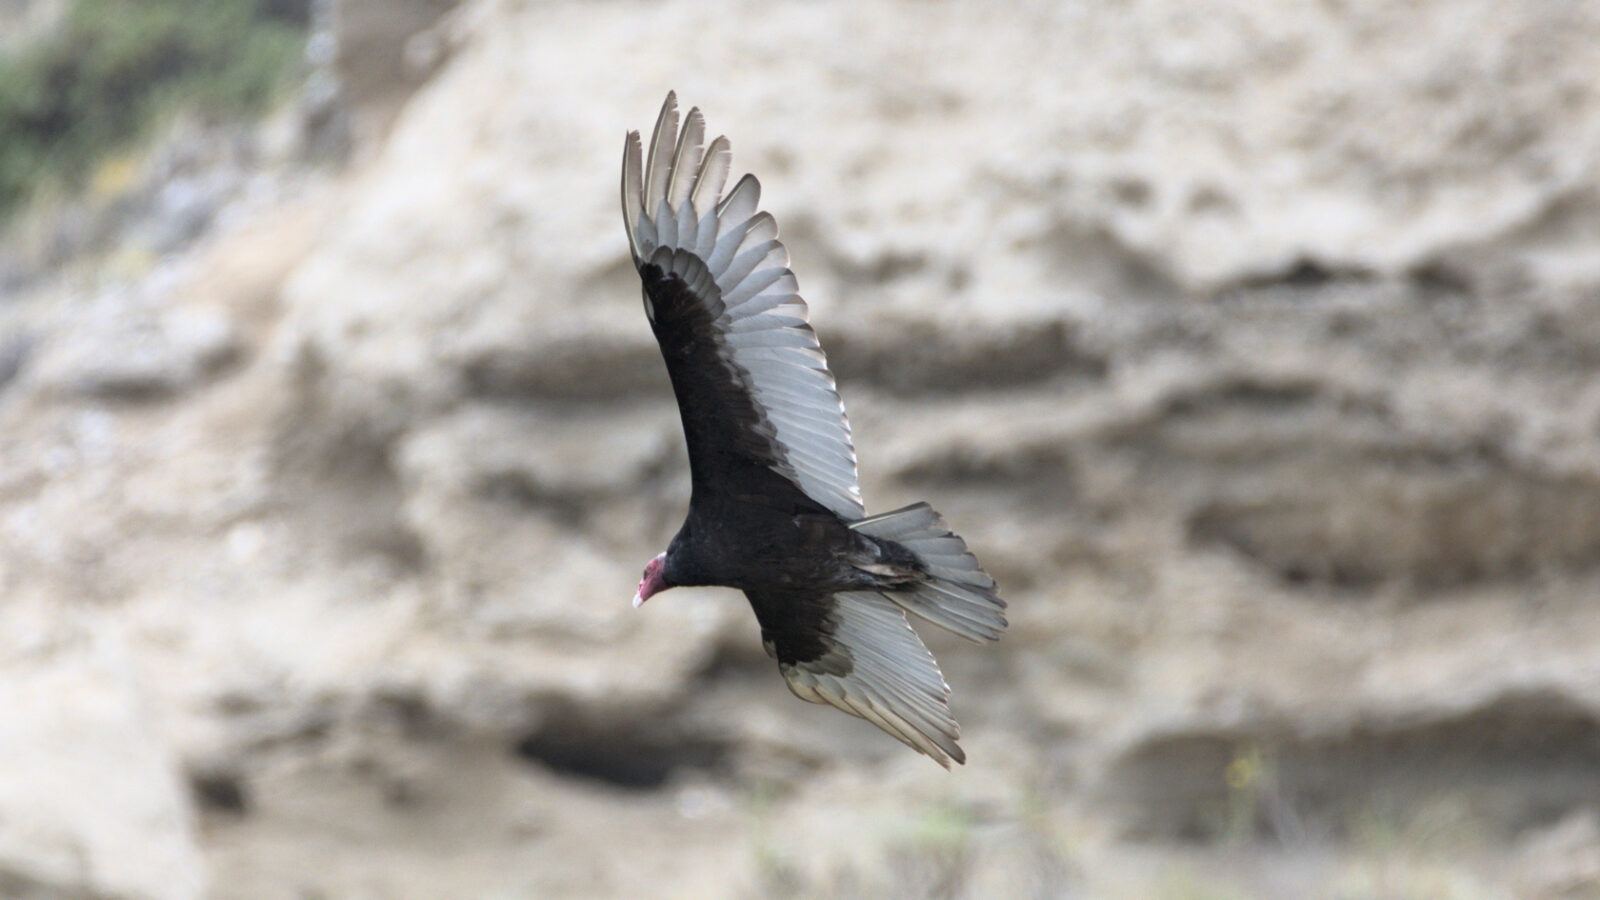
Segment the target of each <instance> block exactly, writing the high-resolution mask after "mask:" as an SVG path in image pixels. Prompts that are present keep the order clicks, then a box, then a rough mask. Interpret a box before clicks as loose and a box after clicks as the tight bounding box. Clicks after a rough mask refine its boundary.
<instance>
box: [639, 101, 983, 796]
mask: <svg viewBox="0 0 1600 900" xmlns="http://www.w3.org/2000/svg"><path fill="white" fill-rule="evenodd" d="M704 139H705V120H704V119H703V118H702V117H701V115H700V110H698V109H691V110H690V111H689V115H688V116H687V118H686V120H685V121H684V123H683V128H682V130H681V131H680V130H679V128H678V104H677V99H676V97H675V96H674V95H673V94H670V93H669V94H668V95H667V100H666V103H665V104H663V105H662V107H661V115H660V117H659V118H658V119H657V120H656V129H655V134H654V135H653V136H652V137H651V139H650V152H649V155H648V156H644V155H643V154H642V153H641V142H640V140H639V133H638V132H637V131H634V132H630V133H629V134H628V136H627V141H626V143H625V145H624V149H623V157H622V219H623V224H624V225H625V226H626V228H627V233H628V245H629V247H630V249H631V250H632V252H633V264H634V266H635V267H636V268H637V269H638V270H639V277H640V279H641V280H642V281H643V282H644V310H645V315H646V316H647V317H648V318H649V320H650V329H651V330H652V331H653V332H654V333H655V337H656V342H657V343H658V344H660V346H661V355H662V356H663V357H664V358H665V359H666V363H667V375H668V377H669V378H670V379H671V381H672V389H673V392H674V393H676V394H677V398H678V410H679V413H680V414H681V416H682V418H683V435H684V439H685V440H686V441H687V443H688V448H689V477H690V483H691V485H692V493H691V495H690V499H689V514H688V516H687V518H686V519H685V520H684V523H683V527H682V528H681V529H679V531H678V533H677V535H676V536H675V537H673V539H672V542H671V543H670V544H668V546H667V550H666V552H665V553H662V554H660V555H659V556H657V557H656V558H655V559H652V560H651V561H650V563H649V564H648V565H647V566H645V569H644V578H643V579H642V580H641V581H640V582H639V591H638V593H637V594H636V595H635V596H634V598H633V604H634V606H636V607H637V606H639V605H640V604H642V603H644V601H646V600H648V599H650V597H651V596H653V595H654V594H657V593H659V592H661V591H664V590H666V589H667V588H671V587H680V586H685V585H721V586H724V587H731V588H737V589H739V590H742V591H744V593H745V596H746V597H748V598H749V600H750V606H751V607H752V608H754V610H755V614H756V620H757V621H758V622H759V623H760V624H761V639H762V643H763V645H764V646H765V647H766V650H767V654H768V655H769V656H773V657H776V658H777V660H778V670H779V672H781V673H782V674H783V677H784V680H785V681H786V682H788V685H789V689H790V690H791V691H793V692H794V694H795V695H796V696H798V697H799V698H800V699H802V700H809V701H811V702H812V703H827V704H831V705H832V706H835V707H838V708H839V709H841V710H844V711H845V712H847V713H850V714H851V715H855V716H860V717H861V718H864V719H866V720H867V721H869V722H871V723H872V724H874V725H876V726H878V727H879V728H882V729H883V730H884V731H886V732H888V733H889V734H890V735H891V736H893V737H894V738H896V739H897V740H899V741H901V742H903V743H905V744H906V745H907V746H909V747H911V748H912V749H914V750H917V751H919V752H921V753H925V754H927V755H928V756H930V757H932V758H933V759H934V760H935V761H937V762H938V763H939V764H940V765H942V766H944V767H945V768H947V769H948V768H949V767H950V762H951V760H954V761H956V762H958V763H960V762H965V761H966V754H965V753H963V752H962V750H961V747H960V746H959V745H958V744H957V743H956V739H957V738H958V737H960V727H959V726H958V725H956V720H955V719H954V718H953V717H952V716H951V715H950V707H949V702H948V701H949V697H950V687H949V685H947V684H945V681H944V676H943V675H942V674H941V673H940V672H939V666H938V664H936V663H935V662H934V660H933V656H932V655H931V654H929V653H928V649H927V648H926V647H924V646H923V644H922V641H921V639H920V638H918V637H917V633H916V632H915V631H913V630H912V629H911V625H910V624H909V622H908V621H907V619H906V613H912V614H914V615H916V616H918V617H920V618H923V619H926V620H927V621H929V622H932V623H933V624H935V625H938V626H940V627H943V628H945V629H948V630H950V631H952V632H954V633H956V634H958V635H960V636H962V637H964V638H967V639H969V640H972V641H976V642H982V641H992V640H996V639H998V638H999V637H1000V633H1001V632H1002V631H1003V630H1005V627H1006V620H1005V617H1004V615H1002V613H1001V610H1002V609H1004V608H1005V602H1004V601H1003V600H1001V599H1000V598H999V597H998V596H997V595H996V593H995V582H994V579H993V578H990V577H989V576H988V575H987V574H986V573H985V572H984V571H983V570H982V569H981V568H979V567H978V560H977V559H976V558H975V557H974V556H973V555H972V554H971V553H969V552H968V551H967V545H966V543H965V542H964V541H962V540H961V538H959V537H957V536H956V535H954V534H952V533H951V532H950V530H949V528H947V527H946V526H945V523H944V520H943V519H942V518H940V516H939V514H938V513H936V512H934V511H933V509H932V508H930V507H929V506H928V504H926V503H916V504H913V505H911V506H907V507H905V508H904V509H897V510H895V511H893V512H886V513H880V514H878V515H875V516H868V515H866V509H865V508H864V506H863V505H862V502H861V488H860V487H859V486H858V485H857V483H856V456H855V449H854V448H853V447H852V446H851V443H850V424H849V422H848V421H847V420H846V419H845V414H844V406H843V404H842V403H841V402H840V400H839V394H838V392H837V390H836V389H835V385H834V380H833V376H832V375H831V374H829V372H828V364H827V359H826V358H825V357H824V356H823V354H822V348H821V346H819V345H818V343H817V336H816V334H815V333H814V332H813V331H812V330H811V326H810V324H808V317H807V311H806V304H805V301H803V300H801V299H800V296H799V294H798V293H797V291H798V284H797V283H796V281H795V277H794V273H793V272H791V271H790V270H789V253H788V251H787V250H785V249H784V246H783V244H782V243H780V242H779V241H778V226H777V224H776V223H775V222H774V221H773V218H772V216H771V215H770V214H768V213H765V212H759V211H758V210H757V207H758V204H759V200H760V196H761V185H760V184H759V183H758V182H757V181H756V179H755V178H754V176H751V175H746V176H744V177H743V178H741V179H739V181H738V183H737V184H735V185H734V186H733V190H731V191H729V192H728V194H727V195H726V196H724V195H723V193H722V189H723V187H724V185H725V184H726V183H727V180H728V172H729V166H730V163H731V159H732V157H731V154H730V152H729V149H728V139H727V138H725V137H718V138H717V139H716V140H714V141H712V142H711V143H710V144H709V145H706V144H704Z"/></svg>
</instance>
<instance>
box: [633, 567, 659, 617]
mask: <svg viewBox="0 0 1600 900" xmlns="http://www.w3.org/2000/svg"><path fill="white" fill-rule="evenodd" d="M666 568H667V555H666V554H665V553H658V554H656V558H655V559H652V560H650V562H649V563H648V564H647V565H646V566H645V567H644V577H643V578H641V579H639V590H638V591H637V592H636V593H635V594H634V595H633V608H634V609H638V608H639V606H640V604H642V603H644V602H645V601H646V600H649V599H650V595H651V594H655V593H658V592H660V591H664V590H666V589H667V587H668V585H667V576H666Z"/></svg>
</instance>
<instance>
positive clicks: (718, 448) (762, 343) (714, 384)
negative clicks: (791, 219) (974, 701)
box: [622, 94, 865, 519]
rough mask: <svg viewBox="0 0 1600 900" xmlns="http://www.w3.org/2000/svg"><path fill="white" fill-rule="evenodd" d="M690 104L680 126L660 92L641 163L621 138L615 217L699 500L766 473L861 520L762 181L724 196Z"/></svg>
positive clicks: (852, 476)
mask: <svg viewBox="0 0 1600 900" xmlns="http://www.w3.org/2000/svg"><path fill="white" fill-rule="evenodd" d="M704 138H705V121H704V119H703V118H702V117H701V115H700V111H699V110H698V109H692V110H690V111H689V115H688V117H687V119H686V121H685V122H684V125H683V128H682V130H681V131H680V130H679V128H678V105H677V99H676V97H675V96H674V95H673V94H668V95H667V101H666V103H665V104H664V105H663V106H662V107H661V116H660V118H659V119H657V121H656V129H655V134H654V136H653V137H652V138H651V140H650V153H649V156H648V157H647V158H644V157H642V154H641V147H640V140H639V133H638V132H630V133H629V134H628V138H627V143H626V146H625V148H624V151H623V160H622V218H623V223H624V224H625V225H626V227H627V231H628V244H629V247H630V249H631V250H632V252H633V262H634V265H635V266H636V267H637V268H638V270H639V276H640V278H641V279H642V280H643V282H644V306H645V312H646V314H647V315H648V316H649V318H650V327H651V329H652V330H653V331H654V332H655V336H656V341H657V343H659V344H660V345H661V353H662V356H663V357H664V358H665V359H666V363H667V373H668V375H669V376H670V378H671V379H672V388H673V391H674V392H675V393H676V394H677V397H678V408H679V412H680V413H681V414H682V417H683V431H684V437H685V439H686V440H687V442H688V445H689V468H690V472H691V477H692V479H693V483H694V491H695V494H696V496H697V497H698V496H705V495H709V494H711V493H715V492H718V491H728V490H734V489H736V488H737V487H739V486H744V485H748V484H749V483H750V482H749V480H748V478H744V479H741V475H742V474H744V473H749V472H751V471H753V470H758V471H766V472H774V473H776V474H778V475H779V476H781V477H782V478H783V479H786V480H787V482H788V483H789V484H791V485H793V486H794V487H796V488H798V489H799V490H800V492H801V493H803V494H804V495H805V496H806V497H808V498H809V499H810V500H811V501H813V502H815V503H817V504H819V505H821V506H822V507H824V508H826V509H828V510H831V511H832V512H834V513H835V514H837V515H839V516H841V517H843V518H846V519H859V518H861V517H862V515H863V514H864V513H865V509H864V508H863V507H862V504H861V488H860V486H859V485H858V483H857V480H856V456H855V448H854V447H853V446H852V445H851V442H850V424H849V422H848V420H846V418H845V414H844V405H843V404H842V403H841V402H840V401H839V394H838V391H837V390H836V387H835V383H834V380H833V375H832V374H830V373H829V372H828V363H827V358H826V357H825V356H824V355H823V353H822V348H821V346H820V345H818V343H817V336H816V334H815V333H814V332H813V331H812V330H811V325H810V324H809V322H808V315H807V310H806V304H805V301H804V300H801V299H800V296H799V294H798V293H797V291H798V289H799V285H798V283H797V282H796V281H795V277H794V273H793V272H791V271H790V270H789V252H788V251H787V250H786V249H784V246H783V244H782V243H780V242H779V241H778V226H777V223H776V222H775V221H773V218H772V216H771V215H769V214H768V213H765V212H758V211H757V204H758V202H759V200H760V196H761V185H760V183H759V182H757V181H756V179H755V177H754V176H752V175H746V176H744V177H743V178H741V179H740V180H739V182H738V183H737V184H736V185H734V187H733V190H732V191H730V192H729V193H728V195H727V196H726V197H724V196H722V195H721V194H722V188H723V185H724V184H726V182H727V179H728V172H729V166H730V165H731V159H732V155H731V153H730V152H729V149H728V139H727V138H725V137H718V138H717V139H716V140H714V141H712V142H711V144H710V146H703V141H704Z"/></svg>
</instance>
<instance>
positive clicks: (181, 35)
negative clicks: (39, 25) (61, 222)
mask: <svg viewBox="0 0 1600 900" xmlns="http://www.w3.org/2000/svg"><path fill="white" fill-rule="evenodd" d="M304 9H305V3H304V2H300V3H294V2H284V0H73V3H72V6H71V8H70V9H69V10H68V11H67V12H66V14H65V16H64V18H63V21H62V22H61V23H60V26H59V27H58V28H56V29H55V30H54V31H53V32H52V33H51V34H49V35H47V36H45V37H43V38H41V39H40V40H38V41H36V42H34V43H33V44H32V45H30V46H27V47H24V48H22V49H20V50H19V51H17V52H16V53H15V54H13V55H11V56H9V57H6V58H0V215H5V214H8V213H9V212H10V211H11V210H13V209H15V208H16V207H17V205H18V204H19V203H22V202H23V201H25V200H27V199H28V198H29V197H30V196H32V195H33V194H34V193H35V192H37V191H38V190H40V189H42V188H51V189H60V190H64V191H66V192H69V193H70V192H73V191H75V189H76V187H77V186H78V185H80V184H81V183H82V182H83V180H84V179H85V178H86V177H88V176H89V174H90V173H92V172H93V170H94V167H95V166H96V165H97V164H98V163H99V161H100V160H101V159H103V158H104V157H105V156H106V155H107V154H109V153H112V152H114V151H116V150H117V149H119V148H123V147H126V146H127V145H129V144H131V143H133V142H135V141H138V140H139V139H141V138H144V137H146V136H148V135H149V133H150V131H151V129H152V128H154V127H155V126H156V125H157V124H158V123H159V122H161V121H163V120H164V119H165V118H166V117H167V116H169V115H171V114H172V113H174V112H176V111H178V110H192V111H195V112H197V113H199V114H201V115H205V116H210V117H218V118H225V117H233V116H241V115H248V114H251V113H254V112H257V111H259V110H261V109H263V108H264V107H265V106H266V105H267V104H268V103H269V102H271V101H272V100H273V99H274V98H275V97H276V96H277V95H278V92H279V91H280V90H281V89H282V87H283V86H284V85H285V84H286V83H287V79H288V76H289V75H290V73H292V72H293V70H294V67H295V63H296V62H297V61H298V60H299V59H300V58H301V48H302V47H303V46H304V42H305V28H304V21H305V13H304Z"/></svg>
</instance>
